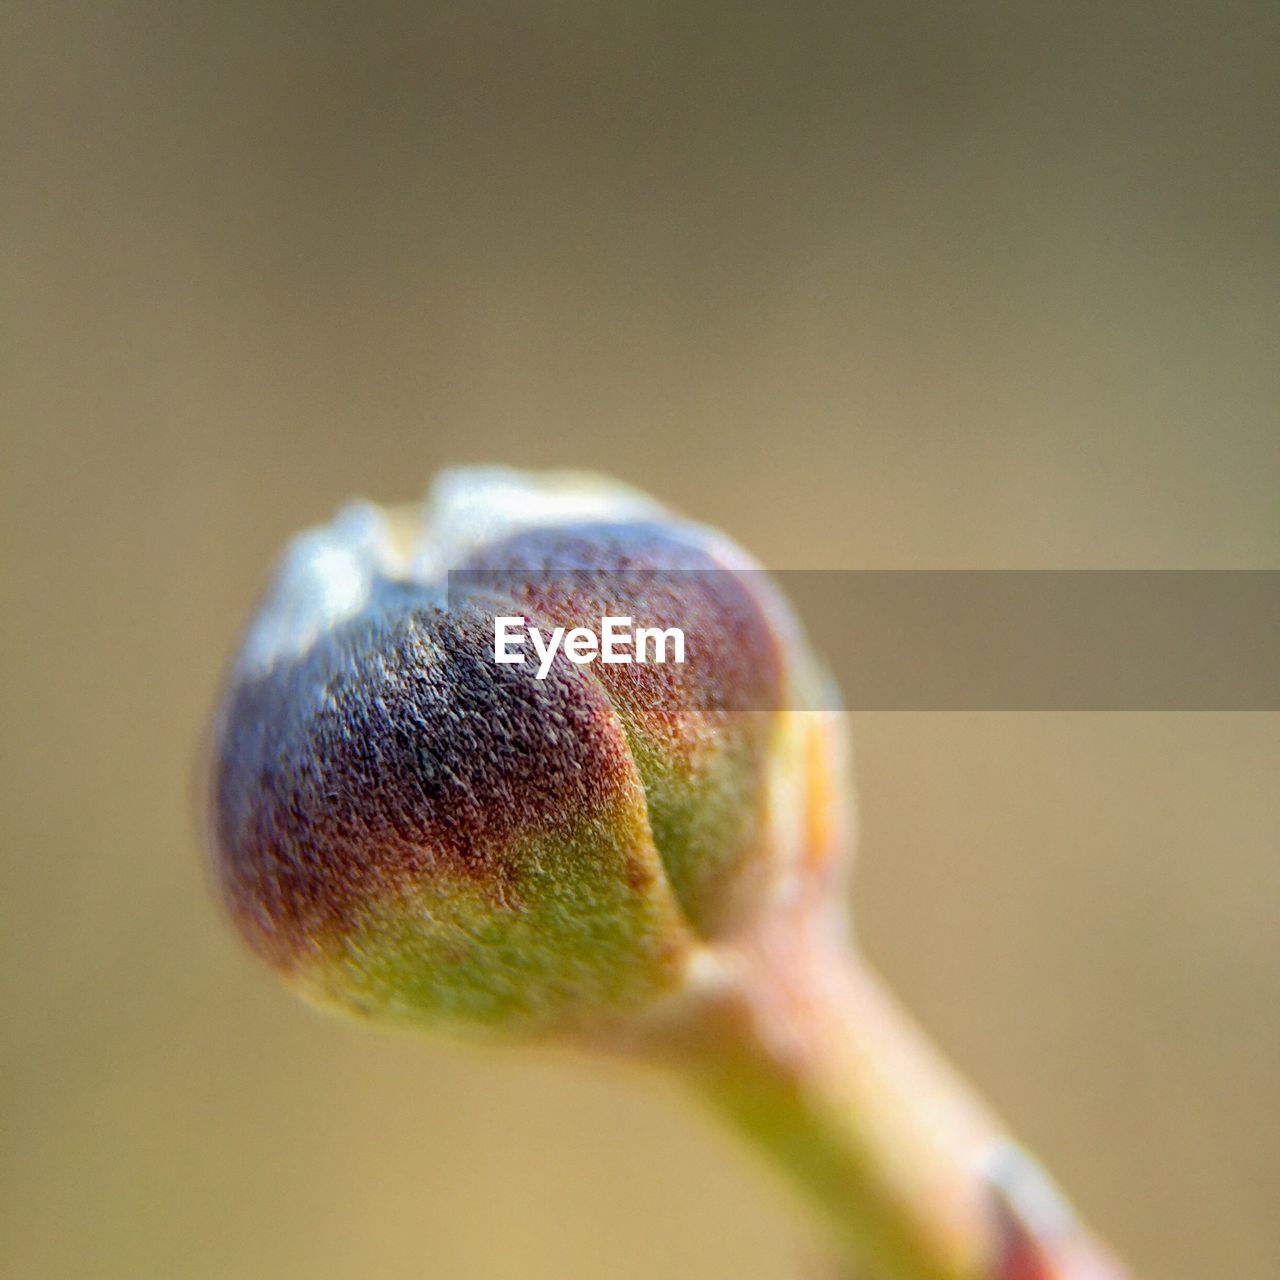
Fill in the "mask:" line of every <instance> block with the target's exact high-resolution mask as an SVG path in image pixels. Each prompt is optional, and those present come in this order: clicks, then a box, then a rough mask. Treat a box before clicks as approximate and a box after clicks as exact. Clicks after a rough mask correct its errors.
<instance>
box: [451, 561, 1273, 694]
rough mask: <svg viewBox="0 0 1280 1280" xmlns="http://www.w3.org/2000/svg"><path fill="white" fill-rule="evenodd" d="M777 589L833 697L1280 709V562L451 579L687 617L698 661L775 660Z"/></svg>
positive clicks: (591, 618) (594, 615)
mask: <svg viewBox="0 0 1280 1280" xmlns="http://www.w3.org/2000/svg"><path fill="white" fill-rule="evenodd" d="M779 593H780V594H781V595H782V596H783V597H785V598H786V599H787V600H789V601H790V603H791V605H792V607H793V609H794V610H795V612H796V614H797V615H798V617H799V619H800V622H801V625H802V627H803V629H804V631H805V633H806V634H807V635H808V638H809V641H810V643H811V645H812V647H813V648H814V649H815V651H816V652H817V653H818V654H820V655H821V657H822V659H823V660H824V661H825V663H826V665H827V666H828V668H829V669H830V671H831V673H832V675H833V676H834V680H835V685H836V686H837V691H834V692H827V693H822V694H819V695H817V698H818V701H819V702H826V701H829V704H830V705H833V706H834V705H837V704H838V705H842V706H845V707H848V708H850V709H853V710H859V709H861V710H869V711H871V710H874V711H1275V710H1280V571H1277V570H1110V569H1105V570H1015V571H1000V570H992V571H988V570H936V571H935V570H789V571H781V572H771V573H768V574H765V573H763V572H762V571H744V572H735V571H728V570H719V569H716V570H707V569H688V570H680V569H677V570H671V569H662V570H647V569H638V570H631V569H623V570H598V569H597V570H590V571H577V570H572V569H569V570H566V569H559V568H556V569H549V570H544V571H538V572H534V571H531V570H524V569H522V570H511V569H507V568H503V569H494V570H474V571H473V570H466V571H457V572H455V573H452V574H450V579H449V594H450V599H451V603H456V602H458V601H460V600H461V599H462V598H464V597H465V598H468V599H470V600H472V601H477V600H480V599H484V600H487V601H489V602H491V603H492V602H493V601H495V600H497V601H501V600H503V599H507V600H516V601H523V602H524V603H525V605H527V606H528V607H529V608H530V609H531V610H533V611H535V612H536V611H537V606H538V604H539V603H540V602H546V601H552V602H555V604H556V608H557V611H558V612H559V615H560V618H559V620H562V621H563V620H564V619H565V618H566V617H569V616H572V617H573V621H574V622H575V623H578V624H580V625H587V626H589V627H591V626H596V625H597V624H598V622H599V617H600V615H601V614H602V613H604V612H609V613H613V614H617V615H623V616H629V617H632V618H633V619H634V622H635V624H636V625H637V626H641V625H643V626H662V627H667V626H671V625H685V624H686V623H688V624H689V625H688V626H687V627H686V630H687V659H686V660H687V662H688V663H689V664H692V665H693V667H694V670H693V671H691V672H690V675H691V676H692V675H693V674H694V672H695V671H696V670H698V669H702V670H705V671H712V670H720V669H723V668H724V667H725V665H726V664H728V665H729V666H731V667H735V668H742V669H744V670H745V669H746V668H749V666H750V664H751V663H753V662H756V661H767V660H768V656H767V655H766V654H764V653H763V652H762V651H761V649H760V640H759V635H758V633H757V632H753V630H752V628H751V625H750V614H751V613H752V603H753V602H756V601H762V600H764V601H767V600H768V599H769V598H770V597H771V596H773V597H775V598H776V596H777V594H779ZM494 608H495V612H500V611H501V610H500V608H498V607H497V606H494ZM512 612H520V610H519V609H513V610H512ZM709 617H716V618H721V619H727V620H728V621H727V624H726V625H708V623H707V619H708V618H709ZM753 648H754V650H755V652H753V651H752V650H753ZM719 684H720V687H718V688H717V690H716V694H715V696H716V698H717V699H718V700H719V701H720V703H721V705H729V706H732V707H733V708H734V709H738V710H753V709H765V704H766V703H768V702H769V701H770V699H771V698H772V697H773V695H772V694H770V693H768V692H765V690H767V689H771V688H776V687H777V686H775V685H773V684H772V683H771V682H768V681H764V682H762V681H756V680H751V679H745V680H739V681H736V682H726V681H720V682H719ZM787 696H788V698H794V699H795V700H796V701H801V700H803V699H808V698H810V697H811V696H812V695H811V694H809V693H804V694H800V693H794V694H789V695H787ZM735 699H736V701H735Z"/></svg>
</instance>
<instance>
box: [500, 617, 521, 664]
mask: <svg viewBox="0 0 1280 1280" xmlns="http://www.w3.org/2000/svg"><path fill="white" fill-rule="evenodd" d="M523 626H524V619H523V618H513V617H498V618H494V620H493V660H494V662H523V661H524V654H523V653H511V652H510V651H509V650H508V648H507V646H508V645H512V644H521V643H522V637H520V636H519V635H511V634H509V632H510V630H511V628H512V627H523Z"/></svg>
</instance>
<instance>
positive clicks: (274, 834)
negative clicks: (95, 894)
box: [212, 470, 838, 1034]
mask: <svg viewBox="0 0 1280 1280" xmlns="http://www.w3.org/2000/svg"><path fill="white" fill-rule="evenodd" d="M450 571H456V572H452V573H451V572H450ZM503 616H508V617H509V616H517V617H522V618H525V619H527V620H528V622H529V623H530V625H536V626H538V627H540V628H544V629H546V630H547V631H548V632H550V631H551V630H552V629H554V628H556V627H563V628H566V629H568V628H573V627H579V626H586V627H592V626H599V625H600V623H601V620H602V618H604V617H606V616H625V617H630V618H634V619H635V620H636V621H637V622H638V623H639V622H643V624H644V625H646V626H652V627H657V628H668V627H680V628H682V629H683V632H684V634H685V636H686V637H687V650H686V660H685V661H684V662H683V663H682V664H677V663H673V662H670V663H663V664H644V663H641V662H635V661H633V662H629V663H617V664H613V665H610V664H606V663H591V664H590V665H585V664H583V665H580V664H579V663H578V662H577V661H576V660H570V658H569V657H568V656H567V655H566V653H565V652H564V651H561V652H559V653H558V654H556V656H555V657H554V658H552V659H551V660H549V661H548V663H547V665H546V671H545V674H544V675H543V676H541V677H540V676H539V674H538V673H537V671H535V670H534V668H533V666H532V664H529V663H525V664H519V665H517V664H502V663H499V662H497V661H496V659H495V651H494V634H495V632H494V622H495V619H497V618H499V617H503ZM819 680H820V677H819V676H818V675H817V674H816V673H815V668H814V666H813V664H812V661H811V659H810V658H809V657H808V655H807V651H806V650H805V648H804V644H803V641H802V638H801V636H800V634H799V630H798V628H797V626H796V623H795V621H794V619H793V618H792V617H791V615H790V613H789V611H788V610H787V608H786V606H785V605H784V604H783V602H782V601H781V599H780V598H779V597H778V595H777V593H776V592H775V591H773V589H772V588H771V587H770V585H769V584H768V582H767V581H766V579H765V577H764V575H763V574H762V573H761V572H760V571H759V570H758V569H757V568H756V567H755V566H754V565H753V564H752V562H750V561H749V560H748V559H747V558H746V557H745V555H744V554H743V553H742V552H741V551H739V550H738V549H737V548H735V547H733V546H732V545H731V544H730V543H728V542H727V540H725V539H724V538H722V537H720V536H719V535H716V534H713V533H711V532H709V531H707V530H705V529H702V528H700V527H698V526H695V525H692V524H689V523H688V522H684V521H680V520H677V519H675V518H674V517H672V516H671V515H669V514H668V513H667V512H666V511H664V510H663V509H662V508H660V507H659V506H657V504H655V503H653V502H651V501H650V500H648V499H646V498H644V497H643V496H642V495H639V494H636V493H634V492H633V491H630V490H626V489H623V488H621V487H620V486H613V485H608V484H606V483H604V482H601V481H597V480H594V479H591V478H586V477H576V476H552V477H548V478H546V479H540V478H530V477H523V476H519V475H516V474H514V473H508V472H494V471H487V470H483V471H472V472H459V473H452V474H450V475H448V476H446V477H445V478H444V479H443V480H442V482H441V484H440V485H439V486H438V487H437V492H436V496H435V500H434V501H433V503H431V504H430V505H429V508H428V510H427V511H426V512H425V513H424V515H423V516H422V517H421V518H419V517H418V516H417V515H416V514H414V513H405V512H393V511H384V510H381V509H378V508H374V507H371V506H367V505H366V506H356V507H352V508H349V509H348V510H346V511H345V512H343V513H341V514H340V515H339V516H338V517H337V519H336V520H335V521H334V522H333V523H332V524H331V525H329V526H327V527H325V528H322V529H319V530H314V531H311V532H309V533H307V534H304V535H302V536H301V537H300V538H299V539H297V540H296V541H295V542H294V543H293V544H292V546H291V548H290V549H289V551H288V552H287V553H286V556H285V558H284V560H283V563H282V565H281V567H280V569H279V571H278V573H277V577H276V580H275V582H274V584H273V586H272V587H271V589H270V590H269V592H268V594H267V597H266V600H265V602H264V603H263V605H262V607H261V610H260V612H259V614H258V616H257V618H256V619H255V621H254V623H253V625H252V626H251V627H250V629H249V632H248V634H247V636H246V639H245V642H244V645H243V648H242V652H241V654H240V657H239V659H238V661H237V663H236V664H235V667H234V669H233V671H232V675H231V679H230V681H229V687H228V690H227V693H226V695H225V699H224V703H223V706H222V709H221V712H220V715H219V718H218V723H217V729H216V740H215V759H214V778H213V798H212V808H213V823H212V826H213V845H214V858H215V866H216V872H217V877H218V880H219V884H220V886H221V888H222V891H223V894H224V897H225V899H226V901H227V903H228V906H229V909H230V911H231V914H232V917H233V919H234V920H235V922H236V924H237V925H238V927H239V929H240V931H241V933H242V934H243V935H244V937H245V938H246V940H247V941H248V942H249V944H250V945H251V946H252V947H253V948H254V950H255V951H257V952H258V953H259V954H260V955H261V956H263V957H264V958H265V959H266V960H267V961H268V962H269V963H270V964H272V965H273V966H274V967H275V968H276V969H277V970H279V971H280V972H281V973H282V974H284V975H285V976H286V977H287V978H288V979H289V980H290V981H291V982H292V983H294V984H295V985H296V986H297V987H298V988H299V989H300V990H301V991H302V992H303V993H304V994H306V995H308V996H310V997H311V998H313V999H316V1000H318V1001H320V1002H323V1003H327V1004H334V1005H338V1006H341V1007H344V1008H347V1009H351V1010H354V1011H357V1012H364V1013H368V1014H371V1015H376V1016H379V1017H385V1018H391V1019H397V1020H401V1021H410V1022H420V1023H424V1024H427V1025H430V1026H433V1027H440V1028H445V1029H453V1030H468V1029H481V1028H483V1029H493V1030H501V1031H504V1032H515V1033H525V1034H539V1033H545V1032H562V1031H565V1030H578V1031H586V1030H590V1029H594V1028H596V1027H601V1026H604V1027H607V1026H610V1025H613V1024H615V1023H616V1021H617V1020H618V1019H620V1018H628V1017H631V1016H634V1015H635V1014H636V1013H637V1012H638V1011H641V1010H644V1009H646V1008H648V1007H650V1006H652V1005H654V1004H656V1003H657V1002H660V1001H661V1000H662V999H663V998H664V997H665V996H668V995H670V994H672V993H675V992H677V991H679V990H680V989H681V988H682V987H683V986H684V985H685V984H686V983H687V982H688V981H689V980H690V974H691V973H692V972H693V971H694V969H693V967H692V966H694V962H695V960H696V959H697V957H698V956H699V955H700V954H702V953H703V952H704V951H705V949H706V948H707V946H708V945H709V944H711V943H713V942H714V941H715V940H716V939H718V938H720V937H722V936H726V935H728V934H731V933H733V932H734V931H735V930H736V929H739V928H741V927H743V926H744V925H745V924H746V923H748V922H750V921H751V920H752V919H753V918H754V917H755V916H757V915H758V914H759V913H760V912H762V911H765V910H767V909H769V906H770V904H771V903H774V902H777V901H779V900H780V899H782V898H785V897H786V896H788V895H794V894H796V893H798V892H801V891H804V890H805V889H810V888H812V887H813V886H815V885H819V884H821V883H824V882H825V880H826V878H827V875H828V874H829V864H830V859H829V852H830V849H831V848H832V847H834V844H835V838H834V836H833V835H832V834H831V833H830V831H829V830H828V829H829V828H830V827H831V825H832V822H833V815H835V814H837V812H838V801H837V799H836V797H837V795H838V786H837V785H836V784H835V781H834V780H833V777H832V772H831V771H832V768H833V765H832V763H831V762H832V760H833V758H834V757H833V752H832V746H833V743H832V735H833V733H834V732H835V730H834V729H833V727H832V726H833V722H834V718H833V717H831V716H829V715H822V714H816V715H815V714H814V713H812V712H810V711H805V710H802V709H800V708H802V707H804V706H811V705H812V699H813V697H814V696H815V689H816V687H817V682H818V681H819Z"/></svg>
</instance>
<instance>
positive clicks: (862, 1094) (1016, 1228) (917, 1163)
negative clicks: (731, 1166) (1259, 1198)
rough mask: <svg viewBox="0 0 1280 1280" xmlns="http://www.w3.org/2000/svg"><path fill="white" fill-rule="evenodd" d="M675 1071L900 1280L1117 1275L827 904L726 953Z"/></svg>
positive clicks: (859, 1255) (675, 1051) (867, 1257)
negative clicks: (856, 949)
mask: <svg viewBox="0 0 1280 1280" xmlns="http://www.w3.org/2000/svg"><path fill="white" fill-rule="evenodd" d="M717 954H718V956H719V957H720V960H721V961H722V966H723V969H722V972H723V978H722V980H721V981H719V982H716V983H712V984H709V988H708V991H707V992H706V993H705V994H704V995H703V996H701V997H700V998H699V1008H698V1010H697V1016H695V1017H691V1018H689V1019H687V1020H686V1019H681V1023H680V1027H679V1029H678V1030H674V1031H670V1030H669V1031H668V1032H667V1033H666V1034H665V1036H664V1043H663V1046H662V1048H661V1050H660V1054H661V1057H662V1058H663V1059H664V1060H665V1061H666V1062H667V1063H668V1065H672V1066H674V1067H676V1069H677V1070H678V1071H680V1072H681V1073H682V1074H683V1075H684V1076H685V1077H686V1078H689V1079H691V1080H692V1081H693V1082H694V1084H695V1086H696V1087H697V1089H698V1090H699V1091H700V1092H701V1093H702V1094H703V1095H704V1096H705V1097H706V1098H707V1099H708V1100H709V1101H710V1102H711V1103H712V1105H713V1106H714V1107H715V1108H716V1109H717V1110H718V1111H720V1112H721V1113H722V1114H723V1115H725V1116H727V1117H728V1118H729V1119H730V1120H731V1121H732V1122H733V1124H734V1125H735V1126H736V1127H737V1128H738V1129H740V1130H741V1131H743V1132H744V1133H745V1134H746V1135H747V1136H748V1137H749V1138H750V1139H751V1140H752V1141H753V1142H754V1143H755V1144H756V1145H757V1146H759V1147H761V1148H763V1150H764V1151H765V1152H766V1153H767V1154H768V1155H769V1156H770V1157H772V1159H773V1161H774V1162H775V1163H776V1164H777V1165H778V1166H779V1167H780V1168H781V1169H782V1170H783V1171H784V1172H785V1173H786V1174H787V1175H789V1177H790V1179H791V1180H792V1181H793V1182H794V1183H795V1184H796V1185H797V1186H798V1187H799V1188H800V1190H801V1191H803V1192H804V1193H805V1194H806V1195H807V1197H808V1198H809V1199H810V1201H811V1202H812V1203H813V1204H814V1205H815V1206H816V1207H817V1208H818V1209H819V1210H820V1212H821V1213H822V1215H823V1216H824V1217H825V1218H826V1219H827V1221H828V1224H829V1226H830V1227H831V1228H832V1229H833V1230H834V1233H835V1236H836V1238H837V1240H838V1242H839V1244H840V1246H841V1249H842V1252H843V1253H844V1255H845V1256H846V1257H847V1259H848V1260H849V1262H850V1264H851V1265H853V1264H863V1263H865V1264H868V1265H870V1266H871V1267H872V1268H873V1272H874V1274H876V1275H879V1276H883V1277H886V1278H888V1277H892V1278H893V1280H1124V1278H1125V1275H1126V1273H1125V1272H1124V1271H1123V1270H1122V1269H1121V1268H1120V1267H1119V1266H1118V1264H1117V1263H1115V1262H1114V1261H1113V1260H1112V1259H1111V1258H1110V1257H1109V1255H1108V1254H1107V1253H1106V1252H1105V1251H1104V1250H1103V1249H1102V1248H1101V1247H1100V1246H1099V1245H1098V1244H1096V1243H1095V1242H1094V1241H1093V1240H1092V1239H1091V1237H1090V1236H1089V1235H1088V1234H1087V1233H1086V1232H1085V1231H1084V1230H1083V1228H1081V1227H1080V1226H1079V1225H1078V1224H1077V1222H1076V1220H1075V1217H1074V1215H1073V1214H1072V1212H1071V1210H1070V1209H1069V1207H1068V1206H1067V1205H1066V1203H1065V1202H1064V1201H1063V1200H1062V1198H1061V1196H1060V1195H1059V1194H1058V1193H1057V1192H1056V1191H1055V1190H1054V1188H1053V1187H1052V1185H1051V1184H1050V1183H1049V1181H1048V1179H1047V1178H1046V1177H1045V1176H1044V1175H1043V1174H1042V1173H1041V1172H1040V1170H1039V1169H1038V1167H1037V1166H1036V1164H1035V1163H1034V1162H1033V1161H1032V1160H1031V1159H1030V1158H1029V1157H1028V1156H1026V1155H1024V1154H1022V1153H1021V1151H1020V1149H1019V1148H1018V1147H1017V1146H1016V1144H1014V1143H1013V1142H1012V1140H1011V1139H1009V1138H1008V1137H1007V1136H1006V1135H1005V1134H1004V1133H1003V1131H1002V1130H1001V1128H1000V1126H999V1125H998V1124H997V1123H996V1122H995V1120H994V1119H993V1118H992V1117H991V1116H990V1115H989V1114H988V1113H987V1111H986V1109H985V1107H983V1106H982V1105H981V1104H980V1103H979V1102H978V1101H977V1100H976V1098H975V1097H974V1095H973V1094H972V1093H971V1092H970V1091H969V1090H968V1089H967V1088H966V1087H965V1086H964V1085H963V1084H962V1083H961V1082H960V1081H959V1079H958V1078H957V1077H956V1076H955V1075H954V1073H953V1072H952V1070H951V1069H950V1067H949V1066H948V1064H947V1063H946V1062H945V1061H944V1060H943V1059H942V1058H941V1057H940V1056H939V1055H938V1053H937V1051H936V1050H935V1049H934V1048H933V1047H932V1046H931V1045H930V1044H929V1042H928V1041H927V1040H926V1039H924V1037H923V1036H922V1035H921V1034H920V1033H919V1032H918V1031H917V1030H916V1029H915V1027H914V1026H912V1025H911V1023H910V1022H909V1021H908V1019H907V1018H906V1016H905V1015H904V1014H903V1012H902V1011H901V1010H900V1009H899V1008H898V1006H897V1004H896V1003H895V1002H894V1000H893V999H892V997H890V996H889V994H888V993H887V991H886V990H885V989H884V987H883V986H882V985H881V984H880V982H879V981H878V979H877V978H876V977H875V976H874V975H873V974H872V973H871V972H870V971H869V970H868V969H867V967H866V966H865V965H864V964H862V963H861V961H860V960H859V959H858V958H857V957H856V955H855V953H854V952H853V951H852V949H851V948H850V947H849V946H848V944H847V943H846V942H845V940H844V938H843V936H842V932H841V930H840V928H839V926H838V924H836V923H835V922H834V921H833V920H831V919H830V918H828V917H827V916H826V915H825V914H824V913H822V912H820V911H815V910H813V909H812V908H807V909H805V910H803V911H797V912H795V913H791V914H786V913H784V914H782V915H780V916H777V917H774V918H773V919H772V920H771V922H770V924H769V926H768V928H767V929H765V930H763V931H760V932H757V933H755V934H753V935H752V936H751V937H750V938H749V939H747V940H745V941H741V942H738V943H736V944H735V945H733V946H732V947H729V948H723V947H722V948H720V949H718V951H717Z"/></svg>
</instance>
